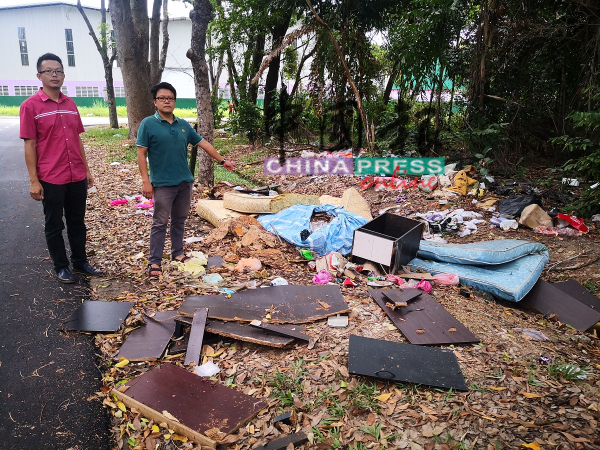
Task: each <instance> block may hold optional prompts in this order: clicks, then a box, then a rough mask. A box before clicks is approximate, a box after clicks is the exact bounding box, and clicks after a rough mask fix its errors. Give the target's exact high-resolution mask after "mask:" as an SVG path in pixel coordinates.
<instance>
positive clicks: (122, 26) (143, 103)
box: [110, 0, 155, 139]
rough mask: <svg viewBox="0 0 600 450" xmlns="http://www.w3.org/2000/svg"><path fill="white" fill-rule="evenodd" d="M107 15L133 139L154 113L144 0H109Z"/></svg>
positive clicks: (146, 10) (130, 136) (146, 13)
mask: <svg viewBox="0 0 600 450" xmlns="http://www.w3.org/2000/svg"><path fill="white" fill-rule="evenodd" d="M110 14H111V19H112V26H113V28H114V30H115V38H116V44H117V53H118V55H119V61H120V64H121V73H122V74H123V84H124V85H125V99H126V101H127V106H128V107H127V120H128V122H129V138H130V139H135V138H136V137H137V131H138V127H139V125H140V122H141V121H142V119H144V117H147V116H150V115H152V114H154V111H155V109H154V104H153V103H152V96H151V95H150V87H151V86H150V84H151V81H150V63H149V62H148V46H149V44H148V31H149V24H148V9H147V6H146V0H112V2H111V8H110Z"/></svg>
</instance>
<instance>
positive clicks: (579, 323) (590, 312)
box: [519, 280, 600, 331]
mask: <svg viewBox="0 0 600 450" xmlns="http://www.w3.org/2000/svg"><path fill="white" fill-rule="evenodd" d="M519 303H520V304H522V305H524V306H527V307H529V308H532V309H534V310H535V311H537V312H539V313H541V314H544V315H550V314H556V315H557V316H558V320H560V321H561V322H563V323H566V324H569V325H571V326H572V327H573V328H575V329H577V330H579V331H586V330H588V329H589V328H591V327H593V326H594V325H595V324H596V323H597V322H599V321H600V312H599V311H596V310H594V309H592V308H590V307H589V306H587V305H585V304H584V303H582V302H580V301H578V300H576V299H575V298H573V297H571V296H570V295H568V294H565V293H564V292H563V291H562V290H560V289H559V288H558V287H555V286H554V285H552V284H550V283H548V282H546V281H544V280H538V282H537V283H536V284H535V286H534V287H533V289H531V291H529V294H527V295H526V296H525V298H524V299H523V300H521V301H520V302H519Z"/></svg>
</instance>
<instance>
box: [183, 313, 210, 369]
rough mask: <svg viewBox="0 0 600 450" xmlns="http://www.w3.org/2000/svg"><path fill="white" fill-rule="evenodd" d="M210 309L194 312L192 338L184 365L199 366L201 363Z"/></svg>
mask: <svg viewBox="0 0 600 450" xmlns="http://www.w3.org/2000/svg"><path fill="white" fill-rule="evenodd" d="M207 314H208V309H206V308H200V309H197V310H196V311H195V312H194V318H193V319H192V329H191V330H190V338H189V340H188V346H187V351H186V352H185V362H184V363H183V364H184V365H186V366H187V365H188V364H190V363H194V364H196V365H198V363H199V362H200V353H202V340H203V339H204V327H205V325H206V316H207Z"/></svg>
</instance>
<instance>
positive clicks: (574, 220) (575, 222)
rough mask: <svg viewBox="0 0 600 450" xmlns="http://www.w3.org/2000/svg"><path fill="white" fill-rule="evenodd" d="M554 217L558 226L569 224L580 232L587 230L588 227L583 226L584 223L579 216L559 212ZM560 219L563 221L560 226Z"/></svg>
mask: <svg viewBox="0 0 600 450" xmlns="http://www.w3.org/2000/svg"><path fill="white" fill-rule="evenodd" d="M555 219H556V220H558V221H559V222H558V224H557V227H558V228H563V227H564V226H567V225H570V226H572V227H573V228H575V229H576V230H579V231H581V232H582V233H587V232H588V227H586V226H585V224H584V223H583V220H581V219H580V218H579V217H575V216H570V215H568V214H560V213H559V214H557V215H556V217H555ZM561 221H564V222H565V224H564V226H561V223H560V222H561Z"/></svg>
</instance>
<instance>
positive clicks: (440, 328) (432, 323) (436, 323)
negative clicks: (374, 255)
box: [369, 289, 479, 345]
mask: <svg viewBox="0 0 600 450" xmlns="http://www.w3.org/2000/svg"><path fill="white" fill-rule="evenodd" d="M388 291H389V292H392V290H391V289H369V295H370V296H371V297H372V298H373V300H375V302H376V303H377V304H378V305H379V306H380V307H381V309H383V310H384V311H385V312H386V314H387V315H388V317H389V318H390V320H391V321H392V322H394V325H396V326H397V327H398V329H399V330H400V331H401V332H402V334H403V335H404V337H405V338H406V339H408V341H409V342H410V343H411V344H415V345H450V344H471V343H477V342H479V339H478V338H477V336H475V335H474V334H473V333H472V332H471V331H470V330H469V329H468V328H467V327H465V326H464V325H463V324H462V323H461V322H459V321H458V319H456V318H455V317H454V316H453V315H452V314H450V313H449V312H448V311H446V309H445V308H444V307H443V306H442V305H440V304H439V303H438V302H437V301H436V300H435V299H434V298H433V297H431V296H430V295H429V294H427V293H425V292H422V293H421V295H420V296H419V297H417V298H416V299H414V300H413V301H411V302H410V304H409V305H408V306H404V307H401V308H396V309H395V310H394V309H392V308H388V307H387V306H386V305H385V304H386V299H385V295H386V293H387V292H388ZM390 295H392V294H390Z"/></svg>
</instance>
